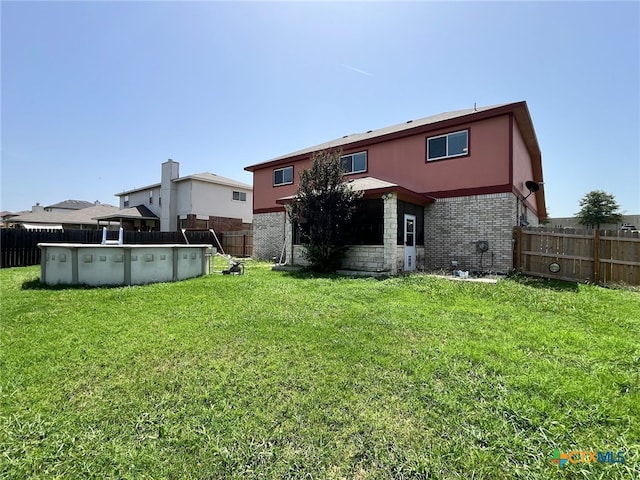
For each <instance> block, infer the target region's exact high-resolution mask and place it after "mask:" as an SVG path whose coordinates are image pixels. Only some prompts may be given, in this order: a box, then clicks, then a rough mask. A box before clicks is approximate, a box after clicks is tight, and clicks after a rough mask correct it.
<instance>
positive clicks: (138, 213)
mask: <svg viewBox="0 0 640 480" xmlns="http://www.w3.org/2000/svg"><path fill="white" fill-rule="evenodd" d="M121 218H127V219H134V220H158V216H157V215H156V214H155V213H153V212H152V211H151V210H149V209H148V208H147V207H146V206H144V205H136V206H135V207H131V208H124V209H122V210H120V209H116V211H115V212H112V213H109V214H107V215H101V216H97V217H95V219H96V220H120V219H121Z"/></svg>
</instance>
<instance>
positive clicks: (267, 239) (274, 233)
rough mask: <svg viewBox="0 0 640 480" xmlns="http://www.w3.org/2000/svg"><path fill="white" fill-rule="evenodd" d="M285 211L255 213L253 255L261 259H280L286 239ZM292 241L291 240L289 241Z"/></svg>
mask: <svg viewBox="0 0 640 480" xmlns="http://www.w3.org/2000/svg"><path fill="white" fill-rule="evenodd" d="M285 217H286V214H285V212H272V213H258V214H254V215H253V256H254V258H257V259H259V260H271V259H273V257H276V259H277V260H278V261H279V260H280V255H281V254H282V247H283V244H284V239H285ZM289 243H291V242H289Z"/></svg>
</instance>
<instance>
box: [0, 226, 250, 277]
mask: <svg viewBox="0 0 640 480" xmlns="http://www.w3.org/2000/svg"><path fill="white" fill-rule="evenodd" d="M185 237H186V238H185ZM107 238H108V239H109V240H117V239H118V231H117V230H109V231H108V232H107ZM218 238H219V240H220V243H222V248H223V249H224V251H225V253H228V254H230V255H233V256H236V257H239V256H242V257H247V256H251V254H252V252H253V235H251V233H250V232H221V233H218ZM101 241H102V230H47V229H42V230H25V229H22V228H3V229H0V266H1V267H2V268H7V267H26V266H29V265H39V264H40V249H39V248H38V243H89V244H95V243H100V242H101ZM123 242H124V243H125V244H128V245H131V244H170V243H176V244H186V243H190V244H211V245H213V246H214V247H216V248H219V246H218V245H217V242H216V240H215V238H214V236H213V234H212V233H211V232H210V231H209V230H187V231H185V232H184V234H183V233H182V231H176V232H135V231H129V230H125V231H124V232H123Z"/></svg>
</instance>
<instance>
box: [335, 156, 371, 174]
mask: <svg viewBox="0 0 640 480" xmlns="http://www.w3.org/2000/svg"><path fill="white" fill-rule="evenodd" d="M361 154H362V155H364V169H362V170H353V157H354V156H356V155H361ZM347 157H351V168H352V170H345V171H344V174H345V175H350V174H352V173H362V172H366V171H367V167H368V164H369V161H368V158H367V151H366V150H364V151H362V152H354V153H349V154H347V155H342V156H341V157H340V166H342V160H343V159H345V158H347Z"/></svg>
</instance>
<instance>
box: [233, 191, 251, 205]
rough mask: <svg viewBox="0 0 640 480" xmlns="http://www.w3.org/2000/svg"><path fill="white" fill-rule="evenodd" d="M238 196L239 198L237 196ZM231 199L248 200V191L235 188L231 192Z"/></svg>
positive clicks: (237, 200)
mask: <svg viewBox="0 0 640 480" xmlns="http://www.w3.org/2000/svg"><path fill="white" fill-rule="evenodd" d="M236 197H238V198H236ZM231 199H232V200H234V201H236V202H246V201H247V192H240V191H238V190H233V193H232V194H231Z"/></svg>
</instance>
